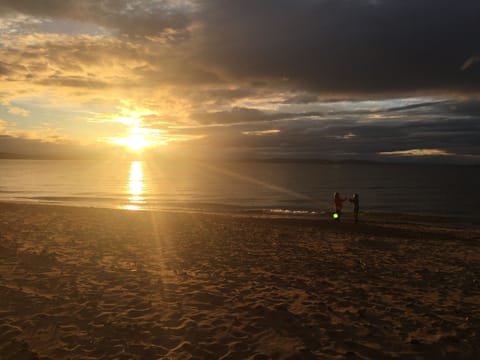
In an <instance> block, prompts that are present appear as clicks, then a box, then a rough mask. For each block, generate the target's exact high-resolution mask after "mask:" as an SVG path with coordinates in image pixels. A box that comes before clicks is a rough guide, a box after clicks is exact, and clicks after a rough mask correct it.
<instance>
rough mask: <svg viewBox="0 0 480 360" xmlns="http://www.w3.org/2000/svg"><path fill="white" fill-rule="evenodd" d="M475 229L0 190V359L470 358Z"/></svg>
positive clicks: (476, 346)
mask: <svg viewBox="0 0 480 360" xmlns="http://www.w3.org/2000/svg"><path fill="white" fill-rule="evenodd" d="M479 356H480V230H479V229H478V228H477V227H467V228H459V227H457V228H453V227H448V226H447V225H444V224H441V223H435V224H425V223H422V224H414V223H407V222H403V221H402V222H401V221H398V222H382V221H378V220H377V221H375V222H373V221H366V222H363V223H359V224H353V223H352V222H351V221H350V220H349V221H344V222H342V223H334V222H333V221H330V220H328V219H320V220H315V219H309V220H307V219H287V218H258V217H257V218H255V217H241V216H227V215H206V214H186V213H162V212H141V211H122V210H106V209H93V208H92V209H91V208H75V207H61V206H41V205H27V204H9V203H3V204H1V205H0V358H1V359H99V358H105V359H110V358H112V359H158V358H166V359H257V360H260V359H344V358H348V359H350V358H351V359H356V358H358V359H383V358H399V359H400V358H401V359H440V358H445V359H452V358H455V359H457V358H459V359H474V358H478V357H479Z"/></svg>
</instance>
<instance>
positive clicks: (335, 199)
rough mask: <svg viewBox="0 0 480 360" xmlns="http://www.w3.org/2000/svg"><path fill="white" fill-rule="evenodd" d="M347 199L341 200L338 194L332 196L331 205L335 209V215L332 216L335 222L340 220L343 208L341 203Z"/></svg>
mask: <svg viewBox="0 0 480 360" xmlns="http://www.w3.org/2000/svg"><path fill="white" fill-rule="evenodd" d="M346 200H347V198H341V197H340V193H337V192H336V193H334V194H333V205H334V207H335V213H334V214H333V218H334V219H335V220H339V219H340V215H341V214H342V207H343V202H344V201H346Z"/></svg>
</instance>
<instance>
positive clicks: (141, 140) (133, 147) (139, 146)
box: [114, 134, 155, 153]
mask: <svg viewBox="0 0 480 360" xmlns="http://www.w3.org/2000/svg"><path fill="white" fill-rule="evenodd" d="M114 143H115V144H117V145H123V146H125V147H126V149H127V150H129V151H131V152H136V153H139V152H142V151H143V150H145V149H146V148H148V147H150V146H153V145H155V142H154V141H152V140H149V139H147V138H146V137H145V136H143V135H142V134H131V135H130V136H128V137H125V138H119V139H118V138H117V139H115V140H114Z"/></svg>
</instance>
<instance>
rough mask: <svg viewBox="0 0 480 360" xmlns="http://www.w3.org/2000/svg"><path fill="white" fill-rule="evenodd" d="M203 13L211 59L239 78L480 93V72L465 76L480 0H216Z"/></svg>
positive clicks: (331, 89) (352, 88)
mask: <svg viewBox="0 0 480 360" xmlns="http://www.w3.org/2000/svg"><path fill="white" fill-rule="evenodd" d="M203 10H204V11H203V13H202V20H203V21H204V22H203V28H202V30H203V40H204V43H205V46H204V48H203V49H202V51H203V56H204V57H205V58H206V59H208V61H209V62H211V63H213V64H215V65H216V66H218V67H220V68H222V69H223V70H224V71H227V72H228V73H229V74H231V75H232V76H235V77H236V78H237V79H244V80H245V79H257V80H260V79H263V80H264V81H269V82H271V83H275V85H276V86H281V85H284V86H291V87H298V88H303V89H310V90H312V91H317V92H321V93H323V94H330V95H335V94H338V95H344V96H346V95H350V96H389V94H390V96H394V95H395V96H398V95H401V94H406V93H410V92H420V93H421V92H423V93H435V94H441V93H451V92H455V93H459V92H460V93H461V92H465V93H469V92H477V93H478V91H479V89H480V77H479V76H478V73H475V74H467V73H465V72H462V71H459V67H460V66H461V65H462V63H464V61H465V60H464V59H465V58H466V57H467V56H469V54H471V53H472V52H474V51H476V50H477V51H478V45H477V40H476V39H478V37H479V36H480V28H479V27H478V26H477V22H478V18H477V14H478V11H479V4H478V2H477V1H475V0H465V1H462V2H461V3H458V4H453V3H451V2H450V1H447V0H440V1H438V0H435V1H434V0H426V1H396V0H389V1H382V2H376V3H372V2H366V1H348V0H335V1H333V0H325V1H306V0H303V1H302V0H301V1H286V0H280V1H278V0H276V1H273V0H270V1H262V2H260V3H259V2H257V1H252V0H246V1H241V2H236V3H235V4H231V3H230V2H229V3H226V2H225V1H221V0H212V1H209V2H208V3H207V4H205V7H204V9H203ZM447 24H448V25H447ZM219 29H221V31H219ZM451 29H455V31H454V32H453V31H451Z"/></svg>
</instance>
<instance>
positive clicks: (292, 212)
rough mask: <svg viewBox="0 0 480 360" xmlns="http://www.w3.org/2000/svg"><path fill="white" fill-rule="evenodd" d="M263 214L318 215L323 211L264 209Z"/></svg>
mask: <svg viewBox="0 0 480 360" xmlns="http://www.w3.org/2000/svg"><path fill="white" fill-rule="evenodd" d="M264 212H267V213H270V214H281V215H319V214H324V213H325V212H324V211H320V212H319V211H315V210H291V209H265V210H264Z"/></svg>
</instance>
